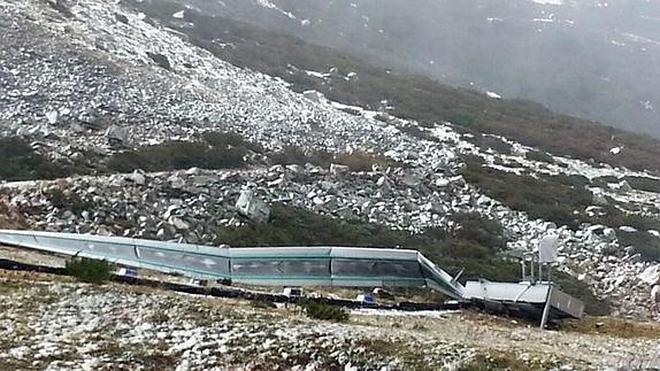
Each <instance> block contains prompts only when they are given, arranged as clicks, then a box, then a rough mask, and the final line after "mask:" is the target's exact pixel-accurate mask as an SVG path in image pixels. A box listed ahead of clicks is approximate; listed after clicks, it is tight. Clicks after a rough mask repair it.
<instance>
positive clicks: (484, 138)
mask: <svg viewBox="0 0 660 371" xmlns="http://www.w3.org/2000/svg"><path fill="white" fill-rule="evenodd" d="M468 140H469V141H470V142H472V143H473V144H474V145H476V146H478V147H479V148H481V150H482V151H487V150H488V149H492V150H494V151H495V152H499V153H503V154H510V153H511V149H512V148H513V146H512V145H510V144H509V143H507V142H505V141H503V140H502V139H500V138H497V137H493V136H491V135H484V134H479V133H475V134H473V136H472V138H471V139H468Z"/></svg>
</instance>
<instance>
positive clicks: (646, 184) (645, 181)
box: [623, 176, 660, 193]
mask: <svg viewBox="0 0 660 371" xmlns="http://www.w3.org/2000/svg"><path fill="white" fill-rule="evenodd" d="M623 179H624V180H625V181H627V182H628V184H630V186H631V187H633V188H634V189H637V190H640V191H646V192H653V193H660V180H657V179H651V178H646V177H639V176H627V177H624V178H623Z"/></svg>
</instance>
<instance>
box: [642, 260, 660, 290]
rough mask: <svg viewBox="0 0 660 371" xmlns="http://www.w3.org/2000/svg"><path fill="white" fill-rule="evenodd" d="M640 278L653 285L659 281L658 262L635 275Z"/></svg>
mask: <svg viewBox="0 0 660 371" xmlns="http://www.w3.org/2000/svg"><path fill="white" fill-rule="evenodd" d="M637 277H638V278H639V279H640V280H642V281H644V282H646V283H648V284H649V285H653V284H656V283H660V264H656V265H652V266H650V267H648V268H646V269H645V270H644V272H642V273H640V275H639V276H637Z"/></svg>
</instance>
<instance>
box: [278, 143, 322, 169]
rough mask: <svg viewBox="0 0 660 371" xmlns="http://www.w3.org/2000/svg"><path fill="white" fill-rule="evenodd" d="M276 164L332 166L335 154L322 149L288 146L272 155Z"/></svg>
mask: <svg viewBox="0 0 660 371" xmlns="http://www.w3.org/2000/svg"><path fill="white" fill-rule="evenodd" d="M270 159H271V161H272V162H273V163H274V164H280V165H290V164H297V165H301V166H302V165H305V164H307V163H310V164H313V165H316V166H320V167H323V168H328V167H330V164H332V161H333V156H332V154H331V153H329V152H326V151H320V150H303V149H302V148H300V147H295V146H286V147H284V148H283V149H282V150H281V151H279V152H275V153H273V154H272V155H271V156H270Z"/></svg>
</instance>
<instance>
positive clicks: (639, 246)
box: [617, 231, 660, 262]
mask: <svg viewBox="0 0 660 371" xmlns="http://www.w3.org/2000/svg"><path fill="white" fill-rule="evenodd" d="M617 238H618V239H619V245H621V246H632V247H633V248H634V249H635V250H634V251H635V253H639V254H640V255H641V257H642V260H644V261H649V262H660V238H657V237H655V236H652V235H651V234H649V233H647V232H642V231H639V232H623V231H617Z"/></svg>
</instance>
